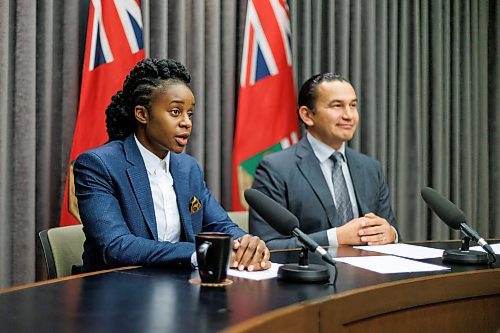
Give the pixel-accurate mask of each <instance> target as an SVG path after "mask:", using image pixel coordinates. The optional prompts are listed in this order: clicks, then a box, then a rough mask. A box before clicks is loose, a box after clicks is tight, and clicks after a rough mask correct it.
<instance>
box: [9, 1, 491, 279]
mask: <svg viewBox="0 0 500 333" xmlns="http://www.w3.org/2000/svg"><path fill="white" fill-rule="evenodd" d="M88 6H89V1H55V0H52V1H50V0H45V1H36V2H35V1H30V0H16V1H14V0H5V1H1V2H0V288H3V287H8V286H12V285H17V284H22V283H29V282H33V281H35V280H36V279H43V278H44V277H45V267H44V265H45V264H44V262H43V255H42V252H41V248H40V245H39V241H38V237H37V233H38V232H39V231H40V230H42V229H46V228H49V227H54V226H57V224H58V220H59V213H60V209H61V197H62V193H63V186H64V182H65V177H66V171H67V169H66V168H67V161H68V157H69V151H70V148H71V140H72V136H73V130H74V125H75V119H76V113H77V108H78V98H79V85H80V79H81V66H82V62H83V58H82V57H83V48H84V43H85V32H86V24H87V15H88ZM141 6H142V11H143V23H144V38H145V45H146V52H147V54H148V56H151V57H170V58H175V59H177V60H179V61H181V62H183V63H184V64H185V65H186V66H187V67H188V69H189V70H190V72H191V74H192V76H193V81H192V88H193V91H194V94H195V97H196V104H197V107H196V115H195V118H194V129H193V131H194V132H193V137H192V140H191V141H190V144H189V147H188V153H190V154H191V155H193V156H195V157H196V158H197V160H198V161H199V162H200V164H201V166H202V168H203V170H204V172H205V178H206V181H207V184H208V186H209V188H210V190H211V191H212V192H213V194H214V195H215V197H216V198H218V199H219V200H220V202H221V203H222V204H223V206H224V207H225V208H226V209H227V210H230V209H231V207H230V197H231V193H230V189H231V155H232V139H233V133H234V122H235V119H236V117H235V115H236V110H237V99H238V81H239V71H240V63H241V49H242V42H243V29H244V21H245V11H246V1H235V0H206V1H195V0H190V1H188V0H184V1H183V0H154V1H153V0H143V1H142V3H141ZM289 7H290V14H291V24H292V46H293V67H294V74H295V79H296V83H297V87H299V86H300V84H301V83H302V82H304V81H305V80H306V79H307V78H308V77H310V76H311V75H313V74H316V73H319V72H325V71H329V72H336V73H340V74H342V75H344V76H346V77H348V78H349V79H350V80H351V82H352V83H353V85H354V87H355V89H356V92H357V94H358V99H359V110H360V125H359V127H358V131H357V134H356V136H355V138H354V139H353V140H352V141H351V142H350V143H349V145H350V146H351V147H353V148H354V149H357V150H359V151H361V152H363V153H365V154H368V155H370V156H373V157H375V158H377V159H378V160H379V161H380V162H381V163H382V166H383V168H384V171H385V174H386V177H387V180H388V183H389V187H390V189H391V201H392V204H393V209H394V211H395V214H396V218H397V220H398V224H399V230H400V232H401V235H402V237H403V239H404V240H405V241H412V240H428V239H439V240H444V239H457V238H458V237H459V236H460V235H459V234H458V232H454V231H451V230H450V229H449V228H448V227H447V226H446V225H445V224H444V223H442V222H441V221H439V219H438V218H437V217H436V216H435V215H434V214H431V213H430V212H429V211H428V209H427V208H426V206H425V204H424V202H423V201H422V199H421V197H420V189H421V188H422V187H424V186H431V187H433V188H435V189H436V190H437V191H439V192H441V193H442V194H443V195H445V196H446V197H448V198H449V199H450V200H451V201H453V202H455V203H456V204H457V205H458V206H459V207H460V208H461V209H462V210H463V211H464V212H465V213H466V215H467V216H468V218H469V224H470V225H471V226H472V227H474V228H475V229H477V230H478V232H479V233H480V234H481V235H483V236H485V237H497V238H498V237H500V208H499V207H500V191H499V188H500V174H499V164H500V156H499V155H500V148H499V147H500V110H499V107H498V105H499V102H500V100H499V99H500V65H499V62H498V57H499V56H498V55H499V54H500V27H499V25H498V23H497V22H498V18H499V17H500V2H498V1H495V0H481V1H480V0H468V1H466V0H454V1H452V0H420V1H417V0H399V1H396V0H394V1H390V0H322V1H320V0H309V1H305V0H304V1H301V0H293V1H290V2H289ZM275 111H276V112H280V110H275ZM263 126H265V124H263Z"/></svg>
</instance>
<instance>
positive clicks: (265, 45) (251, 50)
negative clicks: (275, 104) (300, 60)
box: [240, 0, 292, 87]
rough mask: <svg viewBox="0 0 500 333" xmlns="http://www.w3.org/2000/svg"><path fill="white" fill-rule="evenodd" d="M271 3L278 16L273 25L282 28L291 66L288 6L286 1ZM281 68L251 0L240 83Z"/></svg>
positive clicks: (271, 1) (272, 1)
mask: <svg viewBox="0 0 500 333" xmlns="http://www.w3.org/2000/svg"><path fill="white" fill-rule="evenodd" d="M256 3H257V1H256ZM269 5H270V8H271V9H272V14H273V16H274V19H275V20H276V26H275V27H274V28H278V29H279V35H280V37H281V42H282V45H283V46H282V47H283V50H284V52H285V59H286V64H287V65H288V66H291V65H292V50H291V28H290V19H289V13H288V6H287V4H286V3H285V2H283V1H279V0H270V1H269ZM267 10H269V8H268V9H267ZM271 42H272V41H271ZM278 72H279V68H278V65H277V63H276V60H275V55H274V53H273V50H272V48H271V45H270V43H269V41H268V37H267V36H266V33H265V31H264V28H263V25H262V24H261V20H260V17H259V14H258V12H257V9H256V7H255V5H254V1H249V2H248V8H247V17H246V21H245V37H244V41H243V60H242V64H241V74H240V85H241V87H245V86H246V85H247V84H250V85H253V84H255V82H256V81H258V80H260V79H263V78H266V77H267V76H270V75H277V74H278Z"/></svg>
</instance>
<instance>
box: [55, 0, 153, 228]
mask: <svg viewBox="0 0 500 333" xmlns="http://www.w3.org/2000/svg"><path fill="white" fill-rule="evenodd" d="M143 45H144V44H143V40H142V17H141V7H140V3H139V1H134V0H92V1H91V4H90V8H89V18H88V26H87V40H86V43H85V57H84V61H83V73H82V86H81V89H80V105H79V107H78V116H77V120H76V127H75V134H74V136H73V145H72V147H71V154H70V160H69V165H68V177H67V178H66V187H65V190H64V198H63V205H62V210H61V220H60V225H62V226H63V225H69V224H77V223H79V218H80V217H79V214H78V206H77V203H76V198H75V196H74V186H73V175H72V161H74V160H75V159H76V157H77V156H78V155H79V154H81V153H82V152H84V151H86V150H88V149H91V148H94V147H97V146H99V145H101V144H103V143H104V142H106V141H107V139H108V136H107V133H106V124H105V110H106V107H107V106H108V105H109V103H110V102H111V97H112V96H113V95H114V94H115V93H116V92H117V91H119V90H120V89H121V88H122V85H123V81H124V79H125V77H126V76H127V74H128V73H129V72H130V70H131V69H132V67H134V66H135V64H137V62H138V61H139V60H141V59H143V58H144V46H143Z"/></svg>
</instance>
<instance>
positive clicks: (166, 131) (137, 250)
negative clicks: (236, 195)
mask: <svg viewBox="0 0 500 333" xmlns="http://www.w3.org/2000/svg"><path fill="white" fill-rule="evenodd" d="M189 82H190V75H189V73H188V72H187V70H186V68H185V67H184V66H183V65H182V64H180V63H179V62H176V61H174V60H170V59H168V60H158V59H145V60H143V61H141V62H139V63H138V64H137V65H136V66H135V67H134V68H133V69H132V71H131V72H130V74H129V75H128V76H127V78H126V80H125V82H124V85H123V89H122V90H121V91H119V92H118V93H116V94H115V95H114V96H113V98H112V102H111V104H110V105H109V106H108V108H107V110H106V126H107V131H108V136H109V142H108V143H106V144H105V145H103V146H101V147H98V148H95V149H92V150H89V151H87V152H85V153H83V154H82V155H80V156H79V157H78V159H77V160H76V162H75V165H74V174H75V190H76V196H77V198H78V207H79V212H80V216H81V219H82V223H83V230H84V232H85V236H86V241H85V244H84V254H83V271H85V272H88V271H94V270H99V269H105V268H110V267H117V266H125V265H172V264H173V265H179V264H180V265H186V264H187V265H189V264H192V265H196V257H195V255H194V253H195V245H194V236H195V235H196V234H197V233H199V232H202V231H216V232H224V233H228V234H230V235H232V236H233V256H232V260H231V266H232V267H237V268H238V269H248V270H259V269H267V268H269V267H270V262H269V250H268V249H267V247H266V246H265V244H264V242H263V241H262V240H260V238H258V237H255V236H251V235H248V234H246V233H245V232H244V231H243V230H241V229H240V228H239V227H238V226H237V225H236V224H234V223H233V222H232V221H231V220H230V219H229V217H228V215H227V213H226V212H225V211H224V209H223V208H222V207H221V206H220V205H219V203H218V202H217V201H216V200H215V199H214V197H213V196H212V194H211V193H210V191H209V190H208V189H207V187H206V184H205V182H204V178H203V174H202V171H201V169H200V167H199V165H198V163H197V162H196V161H195V159H194V158H192V157H190V156H189V155H186V154H185V153H183V150H184V148H185V146H186V144H187V143H188V140H189V136H190V134H191V129H192V117H193V114H194V113H195V112H194V109H195V99H194V96H193V93H192V91H191V89H190V88H189Z"/></svg>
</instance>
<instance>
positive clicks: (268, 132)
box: [231, 0, 299, 211]
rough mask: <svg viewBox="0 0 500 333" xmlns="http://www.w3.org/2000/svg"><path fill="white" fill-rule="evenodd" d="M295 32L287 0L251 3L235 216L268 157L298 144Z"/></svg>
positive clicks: (235, 170)
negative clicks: (293, 62)
mask: <svg viewBox="0 0 500 333" xmlns="http://www.w3.org/2000/svg"><path fill="white" fill-rule="evenodd" d="M295 104H296V101H295V82H294V79H293V71H292V48H291V26H290V16H289V9H288V5H287V3H286V2H285V1H284V0H249V1H248V6H247V16H246V21H245V37H244V40H243V58H242V61H241V73H240V90H239V96H238V113H237V115H236V117H237V120H236V133H235V137H234V146H233V193H232V197H233V200H232V208H231V209H232V210H236V211H237V210H243V209H246V208H247V207H248V206H247V204H246V202H245V201H244V197H243V192H244V190H245V189H247V188H249V187H250V186H251V185H252V181H253V175H254V173H255V169H256V168H257V165H258V164H259V162H260V160H261V159H262V157H263V156H264V155H265V154H268V153H271V152H274V151H278V150H281V149H284V148H286V147H288V146H290V145H291V144H293V143H295V142H297V141H298V135H299V134H298V133H299V125H298V120H297V115H296V113H295Z"/></svg>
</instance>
